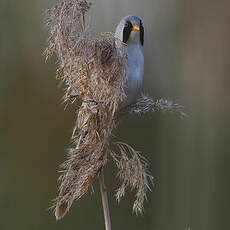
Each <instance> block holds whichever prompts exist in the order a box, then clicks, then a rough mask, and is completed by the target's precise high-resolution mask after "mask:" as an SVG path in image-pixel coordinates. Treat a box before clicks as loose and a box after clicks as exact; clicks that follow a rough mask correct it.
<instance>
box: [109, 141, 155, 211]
mask: <svg viewBox="0 0 230 230" xmlns="http://www.w3.org/2000/svg"><path fill="white" fill-rule="evenodd" d="M117 145H118V148H119V151H120V154H119V155H118V154H114V153H111V155H112V157H113V159H114V160H115V162H116V165H117V167H118V169H119V172H118V177H119V178H120V180H121V186H120V187H119V188H118V190H117V192H116V194H115V196H116V198H117V201H118V202H120V200H121V198H122V197H123V196H124V195H125V190H126V189H127V188H128V187H130V188H131V189H136V191H137V192H136V199H135V201H134V204H133V211H134V212H135V213H136V214H138V213H140V214H142V213H143V209H144V206H143V204H144V201H145V200H146V199H147V191H148V190H151V189H150V184H151V183H153V177H152V176H151V175H150V174H149V172H148V161H147V160H146V159H145V158H144V157H143V156H142V155H141V153H140V152H138V151H136V150H134V149H133V148H132V147H131V146H129V145H127V144H125V143H121V142H118V143H117Z"/></svg>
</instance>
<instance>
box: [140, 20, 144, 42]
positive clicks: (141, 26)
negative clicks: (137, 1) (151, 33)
mask: <svg viewBox="0 0 230 230" xmlns="http://www.w3.org/2000/svg"><path fill="white" fill-rule="evenodd" d="M140 41H141V45H142V46H143V45H144V27H143V24H142V21H140Z"/></svg>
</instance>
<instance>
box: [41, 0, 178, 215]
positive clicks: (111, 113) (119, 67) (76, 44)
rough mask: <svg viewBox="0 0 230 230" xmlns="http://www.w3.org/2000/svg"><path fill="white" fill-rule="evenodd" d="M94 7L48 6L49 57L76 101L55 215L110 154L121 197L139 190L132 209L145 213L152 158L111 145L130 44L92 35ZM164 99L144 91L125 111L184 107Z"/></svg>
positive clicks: (79, 3)
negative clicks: (88, 17)
mask: <svg viewBox="0 0 230 230" xmlns="http://www.w3.org/2000/svg"><path fill="white" fill-rule="evenodd" d="M90 7H91V4H90V3H88V1H86V0H69V1H67V0H66V1H62V2H59V3H57V4H56V5H54V6H53V7H52V8H51V9H48V10H47V11H46V25H47V28H48V30H49V39H48V47H47V49H46V52H45V53H46V59H48V58H49V57H50V56H52V55H53V54H55V55H56V56H57V59H58V68H57V72H56V77H57V78H58V79H60V80H61V81H62V82H64V84H65V87H66V88H65V95H64V101H65V102H66V103H67V104H68V103H74V102H75V101H77V102H78V103H76V107H77V109H78V115H77V119H76V124H75V126H74V131H73V135H72V139H73V145H72V147H71V148H70V149H69V151H68V154H67V160H66V161H65V162H64V163H63V164H62V166H61V167H62V169H63V171H62V175H61V176H60V178H59V195H58V197H57V198H56V199H55V204H54V208H55V215H56V218H57V219H60V218H62V217H64V215H65V214H66V213H67V211H68V210H69V209H70V207H71V205H72V203H73V201H74V200H78V199H80V198H81V197H82V196H83V195H84V194H85V193H86V192H87V191H88V189H89V186H90V185H92V183H93V181H94V180H95V177H96V176H97V175H98V174H99V173H100V172H101V170H102V169H103V167H104V166H105V164H106V162H107V160H108V156H109V155H110V156H112V157H111V159H113V160H114V162H115V164H116V165H117V167H118V171H119V173H118V175H119V178H120V180H121V186H120V188H119V189H118V190H117V191H116V198H117V200H118V201H120V199H121V197H122V196H124V194H125V189H126V188H127V187H131V188H132V189H133V188H134V189H136V191H137V193H136V200H135V202H134V205H133V210H134V212H136V213H138V212H139V213H142V212H143V202H144V200H145V199H146V197H147V195H146V194H147V191H148V190H149V189H150V184H151V182H152V176H151V175H150V174H149V172H148V162H147V160H146V159H145V158H144V157H143V156H142V155H141V153H140V152H137V151H135V150H134V149H133V148H132V147H130V146H129V145H127V144H125V143H118V147H119V151H117V152H116V153H114V151H112V150H111V147H110V146H111V145H110V143H109V138H110V136H111V133H112V131H113V129H114V128H115V127H116V122H117V120H118V116H119V114H120V113H121V110H120V108H121V104H122V103H123V102H124V101H125V99H126V95H125V92H124V84H125V81H126V73H125V67H124V63H125V61H126V58H127V55H126V46H125V44H123V43H122V42H121V41H120V40H117V39H116V38H115V37H114V34H113V33H101V34H99V35H96V36H93V35H91V34H90V33H89V32H88V30H87V27H86V25H85V24H86V23H85V21H86V20H85V16H86V14H87V12H88V11H89V9H90ZM162 100H163V99H162ZM162 100H161V101H157V102H156V101H154V100H153V99H151V98H149V97H146V96H142V97H141V98H140V99H139V100H138V101H137V103H136V104H135V105H132V106H131V107H129V108H126V110H127V111H128V112H130V113H140V114H141V113H145V112H155V111H159V110H167V111H181V107H180V106H179V105H177V104H173V103H171V104H170V103H168V101H162ZM78 105H80V106H78ZM126 113H127V112H126Z"/></svg>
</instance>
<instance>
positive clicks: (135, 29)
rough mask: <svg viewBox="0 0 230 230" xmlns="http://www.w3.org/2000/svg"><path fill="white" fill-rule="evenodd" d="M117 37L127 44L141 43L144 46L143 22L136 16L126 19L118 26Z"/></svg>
mask: <svg viewBox="0 0 230 230" xmlns="http://www.w3.org/2000/svg"><path fill="white" fill-rule="evenodd" d="M115 36H116V37H117V38H119V39H120V40H121V41H122V42H124V43H126V44H130V43H140V44H141V45H142V46H143V45H144V26H143V23H142V20H141V19H140V18H139V17H137V16H135V15H128V16H126V17H124V18H123V19H122V20H121V21H120V23H119V24H118V26H117V28H116V31H115Z"/></svg>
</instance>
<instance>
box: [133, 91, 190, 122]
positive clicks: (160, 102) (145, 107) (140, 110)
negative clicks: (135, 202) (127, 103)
mask: <svg viewBox="0 0 230 230" xmlns="http://www.w3.org/2000/svg"><path fill="white" fill-rule="evenodd" d="M183 109H184V107H183V106H182V105H179V104H176V103H174V102H172V101H168V100H167V99H164V98H159V99H157V98H154V99H153V98H151V97H148V96H146V95H144V94H142V95H141V97H140V98H138V100H137V102H136V103H135V104H134V105H132V106H131V108H130V111H129V112H130V113H131V114H144V113H149V112H158V111H161V112H169V113H174V114H177V115H179V117H181V118H186V117H188V115H187V114H186V113H184V112H183Z"/></svg>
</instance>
